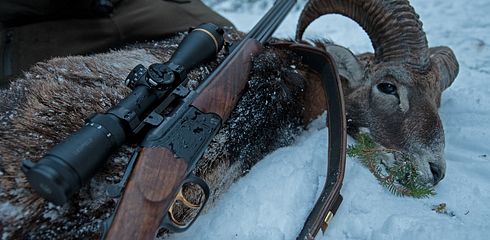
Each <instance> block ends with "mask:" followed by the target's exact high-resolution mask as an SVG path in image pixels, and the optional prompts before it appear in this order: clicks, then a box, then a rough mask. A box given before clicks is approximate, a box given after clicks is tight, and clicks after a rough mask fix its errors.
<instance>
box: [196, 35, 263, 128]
mask: <svg viewBox="0 0 490 240" xmlns="http://www.w3.org/2000/svg"><path fill="white" fill-rule="evenodd" d="M244 41H245V42H244V43H243V47H241V48H240V49H238V52H237V53H236V54H235V55H234V56H233V57H232V58H231V59H230V62H229V63H228V65H227V67H225V68H222V69H221V71H219V72H217V73H216V75H215V78H214V79H213V81H211V82H210V83H209V84H208V85H207V86H204V88H203V89H202V90H201V91H199V90H198V91H199V95H198V96H197V97H196V99H195V100H194V101H193V102H192V105H193V106H194V107H196V108H197V109H199V110H201V111H202V112H204V113H216V114H218V115H219V116H220V117H221V119H223V121H225V120H226V119H228V117H229V115H230V113H231V111H232V110H233V108H234V107H235V106H236V104H237V102H238V100H239V99H240V97H241V96H242V94H243V92H244V91H245V89H246V85H247V81H248V76H249V73H250V69H251V67H252V57H253V56H254V55H255V54H257V53H258V52H259V51H260V50H261V49H262V45H261V44H260V43H259V42H258V41H257V40H255V39H246V40H244Z"/></svg>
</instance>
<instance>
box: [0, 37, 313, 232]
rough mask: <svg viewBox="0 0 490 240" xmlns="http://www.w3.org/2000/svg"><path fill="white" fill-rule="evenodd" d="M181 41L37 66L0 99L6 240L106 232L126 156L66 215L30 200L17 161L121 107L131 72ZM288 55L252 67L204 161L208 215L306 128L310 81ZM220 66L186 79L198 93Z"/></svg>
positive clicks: (270, 54) (267, 55)
mask: <svg viewBox="0 0 490 240" xmlns="http://www.w3.org/2000/svg"><path fill="white" fill-rule="evenodd" d="M182 36H183V35H182V34H179V35H177V36H175V37H173V38H169V39H166V40H163V41H161V42H156V43H151V44H140V45H138V46H137V47H136V46H133V47H129V48H128V49H126V50H122V51H113V52H110V53H106V54H98V55H94V56H87V57H79V56H75V57H67V58H56V59H53V60H50V61H47V62H44V63H39V64H37V65H36V66H34V67H33V68H31V70H30V71H29V72H27V73H25V74H24V77H23V78H20V79H17V80H16V81H15V82H14V83H13V84H12V85H11V87H10V89H9V90H2V91H1V92H0V97H1V99H2V104H1V105H0V110H1V112H0V120H1V126H0V135H1V140H0V142H1V143H0V156H1V157H2V159H1V162H0V171H1V173H2V175H3V176H2V178H1V179H0V183H1V188H0V204H2V205H1V207H0V216H2V219H3V220H2V225H3V231H4V234H6V236H10V237H12V238H23V239H31V238H49V239H52V238H59V239H65V238H84V239H86V238H98V231H99V230H100V229H99V227H100V225H101V224H100V223H101V222H102V221H103V220H104V219H106V218H107V217H108V216H109V214H110V213H111V211H112V210H113V208H114V207H115V202H114V200H113V199H109V198H108V197H107V196H106V195H105V194H104V191H105V188H106V187H107V186H108V185H109V184H112V183H115V182H117V181H119V179H120V178H121V176H122V174H123V169H124V167H125V164H127V161H128V158H129V156H130V153H131V149H130V147H128V146H126V147H123V148H122V149H121V150H120V151H118V152H117V153H115V154H114V156H113V157H112V158H111V159H110V160H109V161H108V162H107V164H106V166H105V167H104V168H103V169H102V170H101V172H100V173H98V174H97V175H96V176H95V177H94V178H93V180H91V182H90V184H89V185H88V186H85V187H84V188H82V190H81V191H80V192H79V193H78V194H77V195H76V196H75V197H74V198H73V200H72V201H70V202H69V204H66V205H65V206H63V207H55V206H54V205H52V204H48V203H46V202H45V201H44V200H42V199H40V198H39V197H38V196H37V195H36V194H33V192H32V190H31V189H30V187H29V186H28V183H27V181H26V178H25V176H24V174H23V173H21V171H20V161H21V160H22V159H33V160H38V159H40V158H41V157H42V156H43V155H44V154H45V153H46V152H47V151H48V150H49V149H50V148H51V147H52V146H53V145H55V144H56V143H58V142H60V141H61V140H62V139H63V138H65V137H66V136H68V135H69V134H70V133H72V132H74V131H75V130H76V129H78V128H79V127H81V126H82V124H83V122H84V119H85V118H87V117H88V116H89V115H90V114H91V113H93V112H104V111H106V110H107V109H108V108H110V107H111V106H112V105H114V104H115V103H117V102H118V101H119V100H120V99H122V98H123V97H124V96H125V95H126V94H128V93H129V92H130V90H129V89H128V88H127V87H125V86H124V85H123V84H122V82H123V80H124V78H125V76H126V74H127V73H128V72H129V71H130V70H131V69H132V67H134V66H135V65H137V64H139V63H142V64H144V65H146V66H148V65H149V64H151V63H155V62H164V61H165V60H167V59H168V58H169V56H170V54H171V53H172V52H173V51H174V50H175V48H176V46H177V44H178V42H179V41H180V39H181V38H182ZM233 36H234V35H229V36H228V37H229V38H232V37H233ZM235 37H236V36H235ZM286 54H288V55H289V53H286V52H284V51H273V50H271V49H267V50H265V51H264V52H263V53H262V54H260V56H258V57H257V58H256V59H255V60H254V65H253V66H254V67H253V69H252V74H251V77H250V80H249V86H248V89H249V90H248V91H247V92H246V93H245V95H244V96H243V98H242V99H241V101H240V103H239V104H238V106H237V107H236V109H235V110H234V112H233V113H232V115H231V117H230V119H229V121H227V122H226V124H225V126H224V127H223V128H222V129H221V131H220V132H219V133H218V135H217V136H216V137H215V138H214V140H213V141H212V143H211V145H210V147H209V149H208V151H207V152H206V153H205V156H204V157H203V160H202V161H201V162H200V164H199V166H198V169H197V171H196V174H197V175H198V176H201V177H203V178H204V179H205V180H206V181H207V182H208V184H209V185H210V187H211V190H212V199H211V204H208V206H212V202H213V201H214V200H215V199H216V197H218V196H219V194H220V192H222V191H224V190H226V189H227V188H228V186H229V185H230V184H231V183H232V182H233V181H234V180H235V179H236V178H237V177H239V176H240V175H242V174H244V173H245V172H246V171H247V170H248V169H249V168H250V167H251V166H253V165H254V164H255V163H256V162H257V161H258V160H260V159H261V158H262V157H263V156H264V154H266V153H267V152H269V151H271V150H273V149H275V148H278V147H280V146H284V145H286V144H288V143H290V142H291V141H292V139H293V137H294V133H295V132H296V131H297V127H299V126H301V117H300V116H301V112H302V104H300V101H297V100H298V99H300V98H301V94H302V90H303V85H304V79H303V78H302V77H301V75H300V74H298V72H297V70H295V69H294V68H293V67H291V66H292V65H298V63H296V62H295V61H296V60H295V58H291V57H286ZM220 59H222V56H220ZM216 64H217V63H216V62H213V63H210V64H207V65H205V66H201V67H199V68H198V69H197V70H195V71H193V72H191V73H190V78H191V79H194V80H196V81H191V83H190V85H196V83H197V82H199V81H200V80H202V79H203V77H204V76H205V75H206V74H207V73H209V72H210V71H211V70H212V69H213V68H214V67H215V66H216ZM190 87H192V86H190ZM257 143H259V144H257ZM179 214H180V215H186V214H188V213H187V212H181V213H179ZM184 218H185V216H184Z"/></svg>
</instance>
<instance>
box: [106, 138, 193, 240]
mask: <svg viewBox="0 0 490 240" xmlns="http://www.w3.org/2000/svg"><path fill="white" fill-rule="evenodd" d="M187 167H188V166H187V162H186V161H185V160H183V159H178V158H176V157H175V156H174V153H172V151H171V150H169V149H167V148H143V149H142V150H141V152H140V155H139V158H138V161H137V162H136V165H135V167H134V170H133V172H132V175H131V177H130V179H129V181H128V183H127V186H126V188H125V191H124V194H123V196H122V197H121V200H120V203H119V207H118V208H119V209H124V211H117V212H116V214H115V216H114V219H113V222H112V224H111V227H110V228H109V230H108V232H107V235H106V239H114V240H122V239H154V237H155V235H156V230H157V229H158V227H159V225H160V222H161V220H162V219H163V218H164V216H165V214H167V211H168V209H169V207H170V206H171V205H172V203H173V201H174V198H175V195H176V194H177V192H178V190H179V188H180V186H181V183H182V182H183V181H184V179H185V177H186V172H187Z"/></svg>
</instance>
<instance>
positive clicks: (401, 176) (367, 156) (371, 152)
mask: <svg viewBox="0 0 490 240" xmlns="http://www.w3.org/2000/svg"><path fill="white" fill-rule="evenodd" d="M356 139H357V143H356V144H354V145H350V146H349V147H348V148H347V155H348V156H350V157H356V158H358V159H359V160H360V161H361V163H362V164H363V165H364V166H366V167H367V168H368V169H369V170H370V171H371V172H372V173H373V175H374V176H375V177H376V179H377V180H378V182H379V183H380V184H381V185H382V186H384V187H386V188H387V189H388V191H390V192H391V193H393V194H395V195H397V196H408V197H414V198H425V197H430V196H433V195H435V191H434V189H433V188H432V187H429V186H427V185H425V184H424V183H422V181H421V180H420V178H419V176H418V175H417V168H416V166H415V164H414V161H412V160H411V159H410V158H409V157H405V159H404V160H403V161H397V162H396V163H395V164H394V166H392V167H389V168H388V169H386V171H385V172H386V173H383V169H382V167H381V166H380V164H381V161H380V160H378V159H379V157H380V155H381V154H382V153H389V152H391V153H392V152H394V150H388V149H380V148H379V147H378V146H377V144H376V143H375V142H374V141H373V140H372V139H371V138H370V137H369V135H368V134H366V133H359V134H358V135H357V136H356Z"/></svg>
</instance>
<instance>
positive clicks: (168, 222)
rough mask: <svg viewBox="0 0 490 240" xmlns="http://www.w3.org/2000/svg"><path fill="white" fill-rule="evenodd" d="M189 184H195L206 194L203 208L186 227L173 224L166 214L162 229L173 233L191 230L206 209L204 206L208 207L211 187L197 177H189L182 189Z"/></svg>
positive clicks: (183, 183) (161, 225) (161, 224)
mask: <svg viewBox="0 0 490 240" xmlns="http://www.w3.org/2000/svg"><path fill="white" fill-rule="evenodd" d="M187 183H194V184H196V185H198V186H199V187H200V188H201V190H202V191H203V193H204V201H203V202H202V204H201V207H200V208H199V210H198V211H197V214H196V216H195V217H194V218H193V219H192V220H191V221H190V222H189V223H188V224H186V225H177V224H175V223H174V222H172V220H171V219H170V214H169V213H166V214H165V217H164V218H163V219H162V222H161V223H160V228H165V229H167V230H169V231H172V232H184V231H186V230H187V229H189V227H190V226H192V224H194V222H195V221H196V219H197V218H198V217H199V215H200V214H201V211H202V209H203V208H204V205H206V203H207V201H208V198H209V193H210V190H209V186H208V184H207V183H206V182H205V181H204V180H202V179H201V178H199V177H197V176H195V175H189V176H188V177H187V178H186V179H185V180H184V181H183V182H182V185H181V188H182V187H183V186H184V185H185V184H187Z"/></svg>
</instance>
